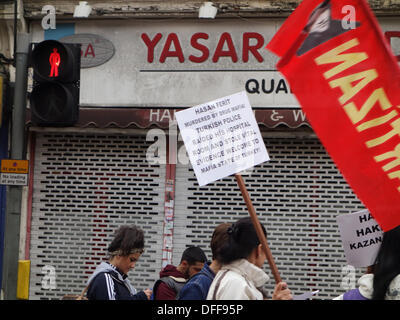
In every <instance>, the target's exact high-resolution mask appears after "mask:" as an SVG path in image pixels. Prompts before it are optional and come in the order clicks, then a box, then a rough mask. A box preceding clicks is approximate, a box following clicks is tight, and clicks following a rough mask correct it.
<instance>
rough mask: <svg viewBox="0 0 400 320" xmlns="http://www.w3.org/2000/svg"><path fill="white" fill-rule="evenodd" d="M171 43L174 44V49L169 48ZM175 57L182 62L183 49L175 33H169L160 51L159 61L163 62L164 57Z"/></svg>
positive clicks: (183, 59)
mask: <svg viewBox="0 0 400 320" xmlns="http://www.w3.org/2000/svg"><path fill="white" fill-rule="evenodd" d="M171 44H173V45H174V47H175V50H171ZM169 57H176V58H178V60H179V62H181V63H182V62H184V61H185V58H184V57H183V51H182V47H181V44H180V42H179V39H178V36H177V35H176V33H170V34H169V35H168V37H167V40H166V41H165V45H164V49H163V51H162V53H161V57H160V62H161V63H164V62H165V59H166V58H169Z"/></svg>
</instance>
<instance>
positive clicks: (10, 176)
mask: <svg viewBox="0 0 400 320" xmlns="http://www.w3.org/2000/svg"><path fill="white" fill-rule="evenodd" d="M0 184H4V185H13V186H27V185H28V175H27V174H21V173H4V172H2V173H0Z"/></svg>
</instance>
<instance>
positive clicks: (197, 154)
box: [175, 91, 269, 186]
mask: <svg viewBox="0 0 400 320" xmlns="http://www.w3.org/2000/svg"><path fill="white" fill-rule="evenodd" d="M175 117H176V120H177V122H178V126H179V129H180V133H181V135H182V138H183V141H184V143H185V147H186V150H187V152H188V154H189V159H190V162H191V163H192V166H193V170H194V172H195V174H196V177H197V181H198V183H199V185H200V186H204V185H206V184H208V183H211V182H214V181H216V180H218V179H222V178H224V177H227V176H230V175H232V174H235V173H238V172H240V171H243V170H247V169H249V168H252V167H254V166H256V165H258V164H260V163H262V162H265V161H268V160H269V156H268V152H267V149H266V148H265V144H264V141H263V139H262V136H261V133H260V129H259V128H258V125H257V121H256V119H255V117H254V113H253V111H252V109H251V106H250V103H249V100H248V98H247V95H246V92H245V91H242V92H239V93H236V94H233V95H230V96H226V97H223V98H220V99H217V100H214V101H210V102H208V103H204V104H201V105H197V106H195V107H192V108H189V109H185V110H182V111H179V112H176V113H175Z"/></svg>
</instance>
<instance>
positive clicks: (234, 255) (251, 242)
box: [219, 218, 267, 268]
mask: <svg viewBox="0 0 400 320" xmlns="http://www.w3.org/2000/svg"><path fill="white" fill-rule="evenodd" d="M260 225H261V224H260ZM261 228H262V230H263V232H264V235H267V232H266V230H265V228H264V226H263V225H261ZM227 233H228V241H227V243H226V244H225V245H224V246H223V247H222V248H221V251H220V255H219V260H220V262H221V263H223V264H228V263H231V262H233V261H235V260H238V259H247V260H249V261H250V262H252V263H253V264H255V265H256V266H258V267H260V268H261V267H262V265H263V264H264V262H265V259H266V255H265V253H264V250H263V249H262V246H261V243H260V240H259V238H258V236H257V233H256V229H255V228H254V225H253V222H252V221H251V219H250V218H242V219H239V220H238V221H237V222H235V223H234V224H232V226H231V227H229V228H228V229H227Z"/></svg>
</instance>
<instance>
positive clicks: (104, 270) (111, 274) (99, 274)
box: [87, 225, 151, 300]
mask: <svg viewBox="0 0 400 320" xmlns="http://www.w3.org/2000/svg"><path fill="white" fill-rule="evenodd" d="M143 251H144V233H143V231H142V230H141V229H140V228H138V227H136V226H135V225H131V226H121V227H120V228H119V229H118V230H117V231H116V233H115V236H114V239H113V240H112V242H111V244H110V245H109V247H108V254H109V260H108V261H104V262H101V263H100V264H99V265H98V266H97V268H96V270H95V271H94V272H93V274H92V275H91V277H90V278H89V280H88V282H87V284H88V289H87V298H88V300H148V299H149V298H150V295H151V290H150V289H146V290H144V291H140V292H137V291H136V289H135V288H134V287H133V286H132V284H131V283H130V281H129V279H128V276H127V274H128V272H129V270H131V269H133V268H134V267H135V265H136V263H137V261H138V260H139V257H140V256H141V254H142V253H143Z"/></svg>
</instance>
